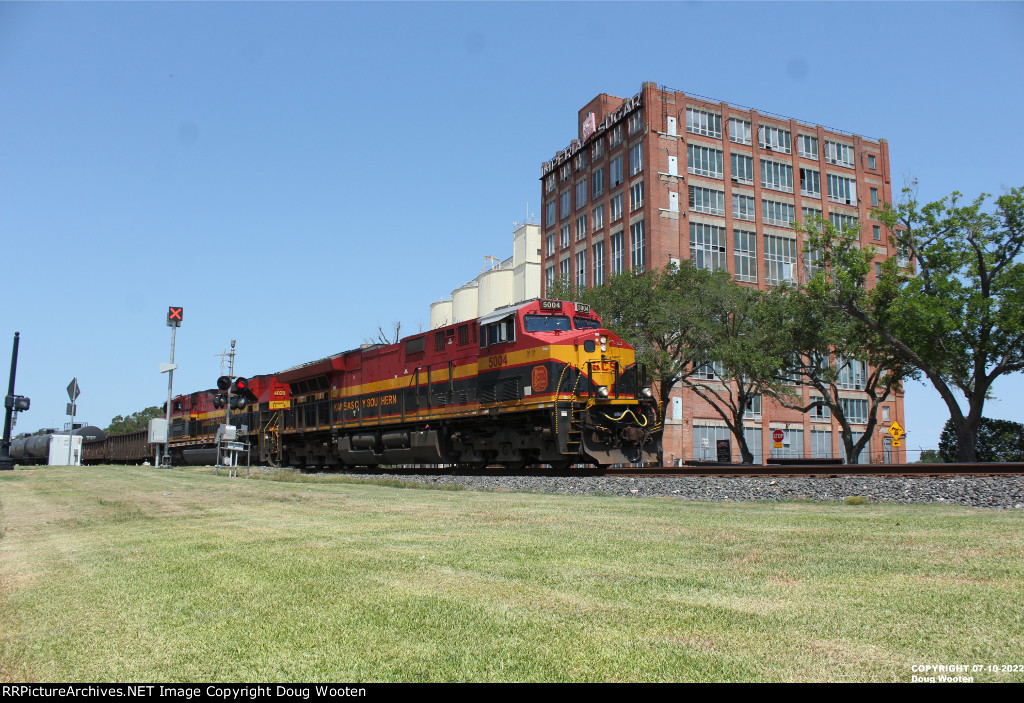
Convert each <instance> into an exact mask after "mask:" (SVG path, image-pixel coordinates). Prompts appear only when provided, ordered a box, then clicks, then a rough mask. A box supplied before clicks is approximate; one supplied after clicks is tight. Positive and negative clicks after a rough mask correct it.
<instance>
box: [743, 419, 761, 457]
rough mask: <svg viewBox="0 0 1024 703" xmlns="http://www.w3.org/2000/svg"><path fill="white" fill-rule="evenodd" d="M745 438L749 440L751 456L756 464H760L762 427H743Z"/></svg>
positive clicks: (748, 445)
mask: <svg viewBox="0 0 1024 703" xmlns="http://www.w3.org/2000/svg"><path fill="white" fill-rule="evenodd" d="M743 439H745V440H746V441H747V450H748V451H749V452H750V458H751V459H753V461H754V463H755V464H760V463H761V462H762V459H761V428H760V427H744V428H743Z"/></svg>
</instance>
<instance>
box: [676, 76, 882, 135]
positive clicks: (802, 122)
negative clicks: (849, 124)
mask: <svg viewBox="0 0 1024 703" xmlns="http://www.w3.org/2000/svg"><path fill="white" fill-rule="evenodd" d="M658 90H661V91H664V92H673V93H683V94H684V95H691V96H693V97H695V98H700V99H701V100H706V101H707V102H710V103H719V104H721V103H724V104H726V105H728V106H729V107H734V108H736V109H738V110H746V111H748V112H749V111H751V110H752V111H754V112H756V113H757V114H759V115H767V116H768V117H774V118H776V119H780V120H785V121H787V122H788V121H789V120H796V121H797V124H800V125H803V126H804V127H819V126H821V127H824V128H825V129H827V130H828V131H830V132H835V133H836V134H845V135H846V136H848V137H860V138H861V139H865V140H867V141H869V142H874V143H875V144H878V143H879V142H880V141H881V140H880V139H878V138H876V137H868V136H865V135H863V134H857V133H855V132H847V131H846V130H845V129H836V128H835V127H829V126H828V125H819V124H818V123H815V122H807V121H805V120H801V119H798V118H796V117H789V116H787V115H780V114H778V113H775V112H769V111H768V110H759V109H758V108H756V107H750V106H749V105H741V104H739V103H734V102H730V101H728V100H719V99H718V98H712V97H708V96H707V95H701V94H700V93H688V92H686V91H685V90H676V89H675V88H669V87H668V86H667V85H659V86H658Z"/></svg>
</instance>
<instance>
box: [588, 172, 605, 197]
mask: <svg viewBox="0 0 1024 703" xmlns="http://www.w3.org/2000/svg"><path fill="white" fill-rule="evenodd" d="M591 180H592V181H593V188H594V197H595V198H596V197H597V196H599V195H600V194H601V193H603V192H604V167H603V166H602V167H601V168H599V169H597V170H595V171H594V173H593V175H592V176H591Z"/></svg>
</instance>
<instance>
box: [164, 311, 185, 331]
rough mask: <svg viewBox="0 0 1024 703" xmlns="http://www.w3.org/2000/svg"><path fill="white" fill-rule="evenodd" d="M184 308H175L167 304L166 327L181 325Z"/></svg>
mask: <svg viewBox="0 0 1024 703" xmlns="http://www.w3.org/2000/svg"><path fill="white" fill-rule="evenodd" d="M184 314H185V308H176V307H174V306H169V307H168V308H167V326H168V327H181V321H182V319H183V318H184Z"/></svg>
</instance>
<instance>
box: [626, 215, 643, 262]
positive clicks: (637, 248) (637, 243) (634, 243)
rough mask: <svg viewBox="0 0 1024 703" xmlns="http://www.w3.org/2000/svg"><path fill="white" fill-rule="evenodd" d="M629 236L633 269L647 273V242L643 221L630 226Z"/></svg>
mask: <svg viewBox="0 0 1024 703" xmlns="http://www.w3.org/2000/svg"><path fill="white" fill-rule="evenodd" d="M629 236H630V238H631V242H630V248H631V253H632V255H633V258H632V264H633V269H634V270H636V271H641V272H642V271H645V270H646V269H647V242H646V236H645V232H644V221H643V220H640V221H639V222H635V223H633V224H632V225H630V226H629Z"/></svg>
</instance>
